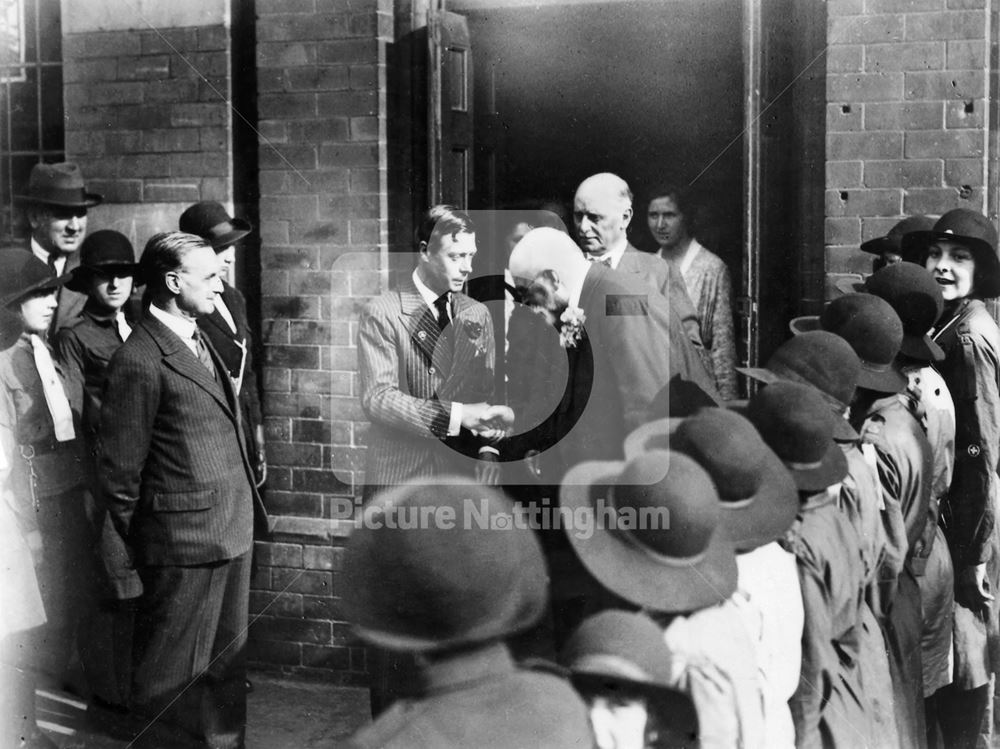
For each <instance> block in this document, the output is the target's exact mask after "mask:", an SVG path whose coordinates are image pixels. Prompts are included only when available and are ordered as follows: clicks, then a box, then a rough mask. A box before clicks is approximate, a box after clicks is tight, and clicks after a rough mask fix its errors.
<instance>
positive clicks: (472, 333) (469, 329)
mask: <svg viewBox="0 0 1000 749" xmlns="http://www.w3.org/2000/svg"><path fill="white" fill-rule="evenodd" d="M463 328H464V329H465V334H466V335H467V336H468V337H469V340H470V341H475V340H476V339H478V338H479V336H481V335H482V334H483V324H482V323H481V322H476V321H475V320H466V321H465V324H464V325H463Z"/></svg>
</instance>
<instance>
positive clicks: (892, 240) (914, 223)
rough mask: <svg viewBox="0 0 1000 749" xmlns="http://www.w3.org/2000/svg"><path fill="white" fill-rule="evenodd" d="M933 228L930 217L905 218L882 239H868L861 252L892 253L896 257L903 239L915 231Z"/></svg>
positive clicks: (862, 244)
mask: <svg viewBox="0 0 1000 749" xmlns="http://www.w3.org/2000/svg"><path fill="white" fill-rule="evenodd" d="M933 226H934V219H933V218H931V217H930V216H923V215H919V214H918V215H916V216H907V217H906V218H904V219H903V220H902V221H900V222H899V223H897V224H896V225H895V226H893V227H892V228H891V229H889V233H888V234H886V235H885V236H882V237H875V238H874V239H869V240H868V241H867V242H862V243H861V250H862V251H863V252H869V253H871V254H872V255H883V254H885V253H886V252H892V253H895V254H897V255H900V254H902V249H903V237H904V236H906V235H907V234H910V233H912V232H915V231H929V230H930V229H932V228H933Z"/></svg>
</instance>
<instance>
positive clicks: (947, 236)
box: [903, 208, 1000, 299]
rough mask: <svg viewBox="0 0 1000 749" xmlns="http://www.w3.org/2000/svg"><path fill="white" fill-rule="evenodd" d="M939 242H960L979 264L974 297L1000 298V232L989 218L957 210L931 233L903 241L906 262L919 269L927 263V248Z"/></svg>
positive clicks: (926, 232)
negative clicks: (999, 254) (999, 255)
mask: <svg viewBox="0 0 1000 749" xmlns="http://www.w3.org/2000/svg"><path fill="white" fill-rule="evenodd" d="M938 240H949V241H952V242H958V243H960V244H961V245H962V246H964V247H967V248H969V251H970V252H972V255H973V257H974V258H975V260H976V276H975V289H974V291H975V293H976V295H977V296H981V297H983V298H985V299H992V298H994V297H998V296H1000V259H998V258H997V230H996V227H995V226H993V222H992V221H990V219H988V218H987V217H986V216H984V215H983V214H981V213H978V212H976V211H970V210H969V209H968V208H955V209H954V210H951V211H948V212H947V213H946V214H944V215H943V216H942V217H941V218H939V219H938V220H937V222H936V223H935V224H934V227H933V228H932V229H931V230H930V231H916V232H911V233H910V234H907V235H906V236H904V237H903V258H904V259H905V260H908V261H910V262H913V263H917V264H918V265H923V264H924V261H926V259H927V248H928V247H930V245H932V244H933V243H934V242H937V241H938Z"/></svg>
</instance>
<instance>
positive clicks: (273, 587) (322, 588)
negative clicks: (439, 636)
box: [251, 0, 392, 683]
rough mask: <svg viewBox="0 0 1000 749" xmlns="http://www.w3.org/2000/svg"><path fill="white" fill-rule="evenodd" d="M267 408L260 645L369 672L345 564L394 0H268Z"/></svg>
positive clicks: (272, 656)
mask: <svg viewBox="0 0 1000 749" xmlns="http://www.w3.org/2000/svg"><path fill="white" fill-rule="evenodd" d="M257 13H258V22H257V42H258V47H257V66H258V73H257V76H258V90H259V97H258V112H259V121H260V132H261V136H262V137H261V139H260V151H259V156H260V159H259V163H260V219H261V239H262V247H261V268H262V290H261V291H262V307H263V309H262V315H261V316H262V336H263V340H264V345H265V361H264V365H265V366H264V385H263V387H264V391H265V392H264V412H265V418H266V430H267V440H268V463H269V481H268V492H267V497H266V501H267V504H268V507H269V509H270V511H271V512H272V513H275V514H276V515H278V516H279V517H278V532H277V535H276V542H274V543H262V544H258V552H259V557H258V561H259V563H260V569H259V571H258V575H257V579H256V580H255V581H254V589H255V593H254V612H255V613H257V614H260V615H261V616H260V618H259V619H258V620H257V622H256V624H255V625H254V628H253V630H252V640H253V642H252V646H251V647H252V655H253V657H254V658H255V659H256V660H258V661H260V662H265V663H270V664H276V665H280V666H283V667H285V668H291V669H296V670H306V669H313V668H324V669H333V670H336V671H339V672H341V678H342V679H343V680H345V681H346V682H353V681H357V682H358V683H362V682H363V678H364V677H363V670H364V662H363V650H362V649H361V648H360V647H358V646H357V643H356V642H355V641H354V640H353V638H352V637H351V635H350V633H349V629H348V626H347V624H346V623H345V622H343V620H342V617H341V616H340V614H339V611H338V599H337V598H336V594H337V592H338V591H337V587H338V583H337V573H338V572H339V569H340V558H341V554H342V548H341V547H342V545H343V540H344V538H345V536H346V535H347V534H348V533H349V531H350V528H351V527H352V526H353V521H352V520H351V515H352V512H351V511H352V509H353V498H354V496H355V495H356V494H358V493H359V491H360V489H359V487H360V483H361V480H362V471H363V467H364V452H365V451H364V436H365V426H366V424H365V419H364V415H363V413H362V411H361V407H360V404H359V400H358V389H357V388H358V384H357V349H356V345H355V344H356V337H357V313H358V311H359V309H360V307H361V305H362V304H363V303H364V302H365V301H367V300H368V299H369V298H370V297H371V296H373V295H375V294H378V293H380V291H381V290H382V283H383V277H384V276H385V274H384V273H383V271H382V269H383V267H384V266H385V264H386V249H387V248H386V245H387V240H386V227H387V212H388V209H387V197H386V196H387V186H386V168H387V165H386V122H385V116H386V67H385V65H386V43H387V42H388V41H390V39H391V35H392V5H391V2H390V0H258V2H257Z"/></svg>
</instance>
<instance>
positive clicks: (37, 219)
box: [25, 204, 46, 230]
mask: <svg viewBox="0 0 1000 749" xmlns="http://www.w3.org/2000/svg"><path fill="white" fill-rule="evenodd" d="M25 213H26V214H27V216H28V223H29V224H30V225H31V228H32V230H34V229H37V228H38V227H39V226H41V225H42V224H43V223H44V222H45V218H46V216H45V209H44V208H42V207H41V206H38V205H34V204H32V205H29V206H28V207H27V209H26V210H25Z"/></svg>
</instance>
